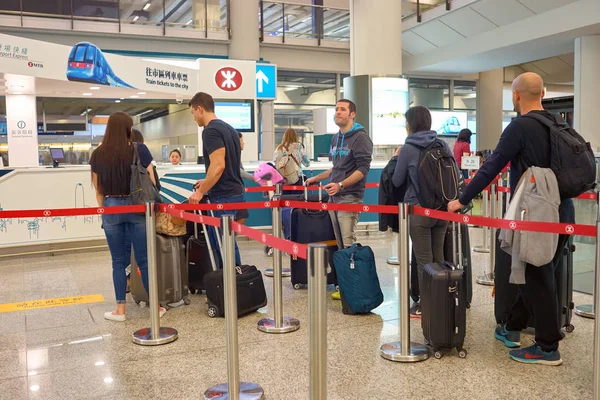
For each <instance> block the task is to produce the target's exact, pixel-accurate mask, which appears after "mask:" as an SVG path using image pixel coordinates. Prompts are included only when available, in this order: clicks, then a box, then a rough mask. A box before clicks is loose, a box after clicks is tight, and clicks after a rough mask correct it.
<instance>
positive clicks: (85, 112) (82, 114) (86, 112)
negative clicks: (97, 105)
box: [79, 108, 92, 117]
mask: <svg viewBox="0 0 600 400" xmlns="http://www.w3.org/2000/svg"><path fill="white" fill-rule="evenodd" d="M90 111H92V109H91V108H88V109H87V110H85V111H84V112H82V113H81V114H79V115H81V116H82V117H83V116H84V115H85V114H88V113H89V112H90Z"/></svg>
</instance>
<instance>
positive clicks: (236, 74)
mask: <svg viewBox="0 0 600 400" xmlns="http://www.w3.org/2000/svg"><path fill="white" fill-rule="evenodd" d="M242 82H243V77H242V73H241V72H240V71H239V70H237V69H236V68H233V67H223V68H221V69H219V70H218V71H217V73H216V74H215V83H216V84H217V87H218V88H219V89H221V90H224V91H226V92H234V91H236V90H238V89H239V88H240V87H241V86H242Z"/></svg>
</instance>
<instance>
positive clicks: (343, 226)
mask: <svg viewBox="0 0 600 400" xmlns="http://www.w3.org/2000/svg"><path fill="white" fill-rule="evenodd" d="M355 116H356V105H355V104H354V103H353V102H352V101H350V100H346V99H342V100H339V101H338V102H337V104H336V105H335V124H336V125H337V126H339V127H340V131H339V132H338V133H336V134H335V135H334V136H333V139H332V140H331V147H330V154H331V158H332V161H333V168H330V169H328V170H327V171H325V172H322V173H320V174H319V175H317V176H314V177H312V178H309V179H308V180H307V181H306V183H307V184H308V185H310V184H312V183H316V182H320V181H322V180H324V179H328V178H329V182H330V183H329V184H327V185H326V186H325V190H327V193H328V194H329V196H330V201H331V202H333V203H336V204H360V203H362V200H363V197H364V194H365V183H366V182H367V174H368V173H369V169H370V168H371V155H372V154H373V142H372V141H371V138H370V137H369V135H368V134H367V132H366V131H365V128H363V127H362V126H361V125H360V124H357V123H355V122H354V117H355ZM331 214H332V220H333V221H334V224H335V219H336V218H337V220H338V221H339V230H340V231H341V232H339V233H338V229H337V227H334V228H336V229H334V231H335V235H336V239H337V241H338V243H343V245H344V247H349V246H351V245H352V244H353V243H354V242H356V226H357V224H358V217H359V215H360V213H357V212H338V213H334V212H332V213H331ZM335 214H337V216H336V215H335ZM340 235H341V237H340Z"/></svg>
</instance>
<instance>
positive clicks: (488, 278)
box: [475, 184, 498, 286]
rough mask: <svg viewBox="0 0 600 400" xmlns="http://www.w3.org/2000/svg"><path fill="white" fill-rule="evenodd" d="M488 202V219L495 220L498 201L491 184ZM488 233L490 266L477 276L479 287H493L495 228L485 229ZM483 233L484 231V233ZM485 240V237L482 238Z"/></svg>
mask: <svg viewBox="0 0 600 400" xmlns="http://www.w3.org/2000/svg"><path fill="white" fill-rule="evenodd" d="M489 194H490V201H489V203H490V204H489V212H490V218H496V215H497V213H496V211H497V210H498V201H497V199H496V185H494V184H492V185H490V191H489ZM487 229H489V231H490V240H489V243H490V247H489V249H488V252H489V253H490V265H489V268H488V269H487V270H484V273H483V275H482V276H478V277H477V278H476V279H475V282H477V283H478V284H480V285H484V286H493V285H494V264H495V263H496V228H487ZM484 232H485V231H484ZM484 238H485V236H484ZM484 240H485V242H484V243H487V240H486V239H484Z"/></svg>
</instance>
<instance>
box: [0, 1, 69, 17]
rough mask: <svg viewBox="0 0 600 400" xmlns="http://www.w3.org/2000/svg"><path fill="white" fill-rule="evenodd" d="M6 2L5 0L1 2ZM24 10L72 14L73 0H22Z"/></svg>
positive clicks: (50, 14) (61, 14) (50, 13)
mask: <svg viewBox="0 0 600 400" xmlns="http://www.w3.org/2000/svg"><path fill="white" fill-rule="evenodd" d="M0 3H4V1H2V2H0ZM22 4H23V12H26V13H36V14H48V15H49V16H52V15H55V16H63V15H65V16H66V15H68V16H71V2H70V1H65V0H44V1H41V0H22Z"/></svg>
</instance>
